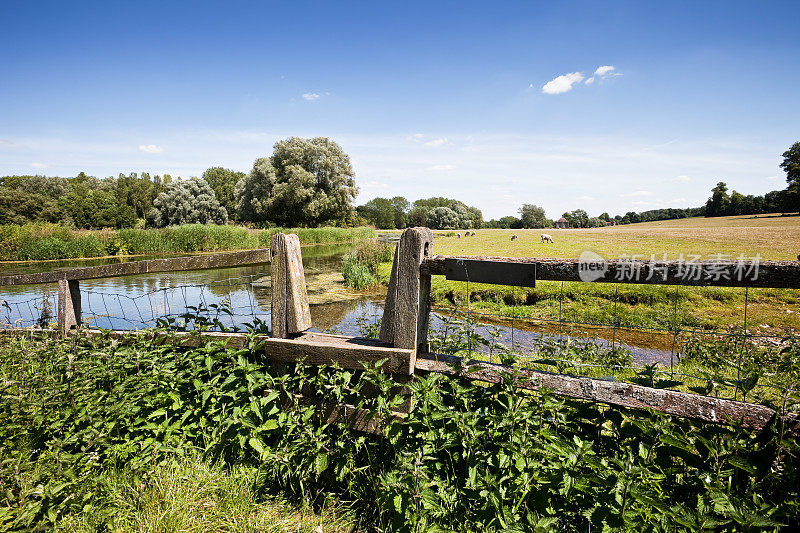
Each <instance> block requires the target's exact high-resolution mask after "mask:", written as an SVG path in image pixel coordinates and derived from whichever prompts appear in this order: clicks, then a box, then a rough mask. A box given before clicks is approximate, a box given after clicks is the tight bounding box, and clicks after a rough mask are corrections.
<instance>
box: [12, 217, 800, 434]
mask: <svg viewBox="0 0 800 533" xmlns="http://www.w3.org/2000/svg"><path fill="white" fill-rule="evenodd" d="M268 262H269V263H271V283H272V289H271V291H272V301H271V305H272V310H271V331H272V336H271V337H265V338H264V355H265V357H266V358H267V359H270V360H274V361H281V362H296V361H301V360H303V361H305V362H306V363H309V364H315V365H329V364H337V365H339V366H341V367H343V368H353V369H360V368H363V363H374V362H377V361H380V360H384V361H385V363H384V366H383V368H384V369H385V370H387V371H388V372H391V373H393V374H396V375H398V376H412V375H413V374H415V373H420V372H438V373H443V374H450V375H455V374H456V373H457V372H456V371H455V370H453V369H454V368H456V365H454V364H453V363H456V362H460V363H461V364H460V365H458V368H464V369H468V370H463V371H460V372H459V373H458V374H459V375H460V376H461V377H463V378H465V379H471V380H477V381H483V382H489V383H494V382H498V381H499V380H500V379H502V378H501V372H512V371H513V370H514V369H512V368H511V367H508V366H504V365H500V364H494V363H487V362H480V361H459V360H458V358H456V357H453V356H444V355H439V354H433V353H429V349H428V344H427V339H428V328H429V324H430V290H431V276H433V275H444V276H446V277H447V278H448V279H454V280H463V281H473V282H481V283H491V284H500V285H521V286H534V285H535V283H536V281H537V280H554V281H586V270H582V269H585V268H587V264H586V262H581V261H579V260H569V259H567V260H564V259H535V258H532V259H529V258H523V259H519V258H502V257H446V256H435V255H433V234H432V232H431V230H429V229H427V228H409V229H407V230H405V231H404V232H403V234H402V236H401V238H400V241H399V243H398V246H397V252H396V253H395V256H394V262H393V265H392V273H391V277H390V281H389V286H388V289H387V295H386V302H385V305H384V313H383V319H382V322H381V329H380V335H379V340H374V339H365V338H360V337H345V336H341V335H330V334H323V333H313V332H309V331H308V330H309V328H310V327H311V325H312V324H311V315H310V308H309V302H308V296H307V294H306V285H305V275H304V272H303V264H302V257H301V249H300V242H299V239H298V238H297V236H296V235H285V234H281V233H279V234H276V235H274V236H273V237H272V241H271V246H270V249H269V250H248V251H244V252H230V253H224V254H214V255H202V256H193V257H182V258H172V259H158V260H151V261H137V262H130V263H120V264H115V265H104V266H97V267H87V268H76V269H66V270H59V271H55V272H46V273H41V274H23V275H16V276H0V286H3V285H23V284H32V283H53V282H57V283H58V309H59V312H58V330H57V332H48V333H49V334H57V335H59V336H62V337H63V336H67V335H70V334H72V333H73V332H75V331H76V330H77V329H79V328H80V326H81V323H80V317H81V310H80V285H79V282H80V280H85V279H94V278H104V277H115V276H125V275H132V274H142V273H149V272H166V271H173V272H174V271H185V270H198V269H209V268H224V267H233V266H242V265H249V264H261V263H268ZM720 265H722V266H725V267H726V268H728V269H729V270H730V269H734V268H739V269H742V270H743V271H745V272H747V273H748V274H749V277H748V276H724V275H720ZM755 266H756V267H757V269H756V271H755V276H754V275H753V270H754V269H753V267H754V265H753V264H742V263H741V261H739V262H727V263H726V262H722V263H720V262H719V261H707V262H693V264H692V265H691V270H690V271H689V270H687V266H686V265H685V264H681V263H679V262H677V261H672V262H670V261H640V262H631V261H609V262H603V264H602V268H594V267H592V266H591V264H590V265H589V267H590V268H589V269H590V270H592V269H593V268H594V271H593V272H590V274H591V277H592V281H594V282H600V283H609V282H611V283H660V284H670V285H674V284H683V285H691V286H728V287H775V288H794V289H798V288H800V262H796V261H771V262H760V263H759V264H758V265H755ZM30 331H31V330H30V329H26V330H20V329H6V330H3V333H5V334H20V333H28V332H30ZM87 333H88V334H98V333H99V332H92V331H91V330H87ZM110 334H111V335H112V336H114V337H117V338H120V339H123V338H125V337H126V336H128V335H131V334H135V333H131V332H123V331H112V332H111V333H110ZM170 338H171V339H174V340H176V342H180V343H185V344H192V343H197V342H201V339H212V340H223V341H225V342H226V343H229V344H230V345H232V346H244V345H245V344H246V342H247V336H246V335H243V334H239V333H212V332H206V333H203V334H202V335H201V336H198V335H196V334H175V335H172V336H170ZM516 376H517V378H516V379H517V381H516V383H515V384H516V386H518V387H520V388H523V389H529V390H536V389H543V388H546V389H548V390H551V391H553V392H554V393H555V394H559V395H563V396H567V397H570V398H575V399H579V400H585V401H591V402H601V403H605V404H608V405H613V406H618V407H625V408H632V409H652V410H654V411H660V412H663V413H667V414H671V415H676V416H680V417H688V418H693V419H698V420H702V421H706V422H713V423H723V424H725V423H739V424H741V425H742V426H744V427H746V428H751V429H756V430H760V429H762V428H764V427H765V426H766V425H768V424H769V423H770V422H771V421H772V420H774V419H775V418H776V417H780V418H781V419H782V420H783V422H784V425H785V428H786V430H787V433H788V434H792V435H797V434H800V414H798V413H795V412H790V413H777V412H776V411H775V410H773V409H771V408H769V407H766V406H763V405H757V404H750V403H745V402H739V401H735V400H727V399H721V398H713V397H708V396H700V395H696V394H689V393H683V392H678V391H672V390H666V389H656V388H650V387H645V386H641V385H634V384H630V383H621V382H615V381H607V380H602V379H595V378H588V377H572V376H565V375H562V374H555V373H549V372H542V371H538V370H530V369H516ZM406 379H407V378H406ZM329 411H330V413H329V415H330V418H329V419H336V417H344V418H345V419H346V420H347V421H348V422H349V423H351V425H353V426H354V427H356V428H359V429H362V430H365V431H376V430H377V427H376V425H375V424H374V423H373V422H372V421H370V420H369V417H368V415H367V413H365V412H361V411H359V410H357V409H355V408H354V407H353V406H331V407H330V409H329ZM396 416H402V413H397V414H396Z"/></svg>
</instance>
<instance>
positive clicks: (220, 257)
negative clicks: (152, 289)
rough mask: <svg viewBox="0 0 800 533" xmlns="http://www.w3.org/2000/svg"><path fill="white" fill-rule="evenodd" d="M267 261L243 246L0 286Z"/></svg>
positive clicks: (5, 280)
mask: <svg viewBox="0 0 800 533" xmlns="http://www.w3.org/2000/svg"><path fill="white" fill-rule="evenodd" d="M268 262H269V250H265V249H258V250H244V251H241V252H223V253H217V254H206V255H196V256H191V257H173V258H169V259H151V260H148V261H131V262H128V263H117V264H114V265H100V266H93V267H81V268H66V269H63V270H53V271H51V272H40V273H37V274H16V275H13V276H0V287H2V286H7V285H31V284H36V283H56V282H57V281H58V280H61V279H75V280H81V279H98V278H113V277H117V276H132V275H136V274H148V273H151V272H177V271H184V270H207V269H210V268H225V267H236V266H243V265H257V264H261V263H268Z"/></svg>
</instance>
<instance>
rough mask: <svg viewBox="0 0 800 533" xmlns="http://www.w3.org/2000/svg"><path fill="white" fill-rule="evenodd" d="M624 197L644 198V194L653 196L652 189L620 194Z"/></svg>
mask: <svg viewBox="0 0 800 533" xmlns="http://www.w3.org/2000/svg"><path fill="white" fill-rule="evenodd" d="M620 196H621V197H622V198H642V197H644V196H653V193H652V192H650V191H633V192H629V193H625V194H620Z"/></svg>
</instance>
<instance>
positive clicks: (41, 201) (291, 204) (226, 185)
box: [0, 137, 800, 229]
mask: <svg viewBox="0 0 800 533" xmlns="http://www.w3.org/2000/svg"><path fill="white" fill-rule="evenodd" d="M782 157H783V162H782V163H781V164H780V167H781V168H782V169H783V170H784V171H785V172H786V181H787V183H788V187H787V188H786V189H785V190H776V191H771V192H768V193H766V194H764V195H762V196H754V195H744V194H741V193H739V192H737V191H732V192H731V193H730V194H729V193H728V187H727V185H726V184H725V182H722V181H721V182H719V183H718V184H717V185H716V187H714V189H713V190H712V191H711V196H710V197H709V199H708V201H707V202H706V204H705V205H704V206H700V207H690V208H685V209H676V208H667V209H653V210H649V211H643V212H638V213H637V212H634V211H629V212H627V213H625V214H624V215H616V216H614V217H613V218H612V217H611V216H610V215H609V214H608V213H607V212H606V213H602V214H600V215H598V216H596V217H590V216H589V215H588V213H587V212H586V211H584V210H583V209H575V210H573V211H568V212H565V213H564V214H563V215H562V217H563V218H564V220H565V221H566V223H567V224H568V226H569V227H573V228H593V227H603V226H606V225H609V224H633V223H638V222H650V221H656V220H671V219H678V218H688V217H697V216H706V217H715V216H725V215H751V214H762V213H775V212H796V211H800V142H797V143H795V144H794V145H792V146H791V147H790V148H789V150H787V151H786V152H785V153H783V154H782ZM357 194H358V187H357V186H356V184H355V174H354V171H353V167H352V164H351V162H350V157H349V156H348V155H347V154H346V153H345V152H344V151H343V150H342V148H341V147H340V146H339V145H338V144H337V143H335V142H334V141H332V140H330V139H328V138H326V137H315V138H312V139H302V138H299V137H290V138H288V139H285V140H282V141H278V142H277V143H275V145H274V147H273V153H272V155H270V156H267V157H261V158H258V159H256V161H255V163H254V164H253V168H252V169H251V170H250V172H249V173H247V174H245V173H243V172H236V171H233V170H229V169H226V168H222V167H212V168H209V169H208V170H206V171H205V172H204V173H203V175H202V177H201V178H189V179H187V180H184V179H181V178H180V177H178V178H172V176H170V175H169V174H165V175H163V176H161V175H153V176H151V175H150V174H148V173H146V172H143V173H141V174H137V173H131V174H128V175H125V174H120V175H119V176H118V177H116V178H114V177H109V178H105V179H98V178H96V177H90V176H87V175H86V174H85V173H83V172H81V173H80V174H78V175H77V176H75V177H74V178H61V177H45V176H38V175H37V176H29V175H28V176H5V177H2V178H0V224H25V223H27V222H39V221H42V222H59V223H63V224H65V225H68V226H72V227H76V228H87V229H89V228H104V227H115V228H127V227H133V226H136V225H147V226H151V227H163V226H168V225H177V224H186V223H203V224H205V223H215V224H223V223H225V222H227V221H229V220H234V221H237V222H244V223H252V224H255V225H259V226H275V225H277V226H305V227H313V226H319V225H323V224H327V225H339V226H345V225H366V224H372V225H374V226H375V227H377V228H380V229H390V228H396V229H399V228H405V227H407V226H428V227H430V228H433V229H472V228H513V229H517V228H549V227H553V226H555V225H556V221H553V220H552V219H549V218H547V217H546V216H545V211H544V209H543V208H542V207H540V206H537V205H535V204H523V205H522V207H520V208H519V210H518V214H519V216H505V217H502V218H500V219H492V220H489V221H484V219H483V214H482V213H481V210H480V209H478V208H477V207H474V206H469V205H467V204H465V203H464V202H461V201H459V200H456V199H452V198H445V197H433V198H427V199H419V200H416V201H414V202H413V203H412V202H409V201H408V200H407V199H406V198H404V197H402V196H395V197H393V198H374V199H372V200H370V201H368V202H367V203H365V204H364V205H361V206H358V207H355V208H354V207H353V201H354V200H355V197H356V195H357Z"/></svg>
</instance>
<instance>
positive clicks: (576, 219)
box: [562, 209, 589, 228]
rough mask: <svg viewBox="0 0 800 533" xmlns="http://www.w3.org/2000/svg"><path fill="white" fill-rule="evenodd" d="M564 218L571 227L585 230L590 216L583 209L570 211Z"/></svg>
mask: <svg viewBox="0 0 800 533" xmlns="http://www.w3.org/2000/svg"><path fill="white" fill-rule="evenodd" d="M562 216H563V217H564V218H566V219H567V222H569V225H570V227H573V228H585V227H586V225H587V224H588V223H589V215H588V213H586V211H584V210H583V209H576V210H574V211H569V212H567V213H564V214H563V215H562Z"/></svg>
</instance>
